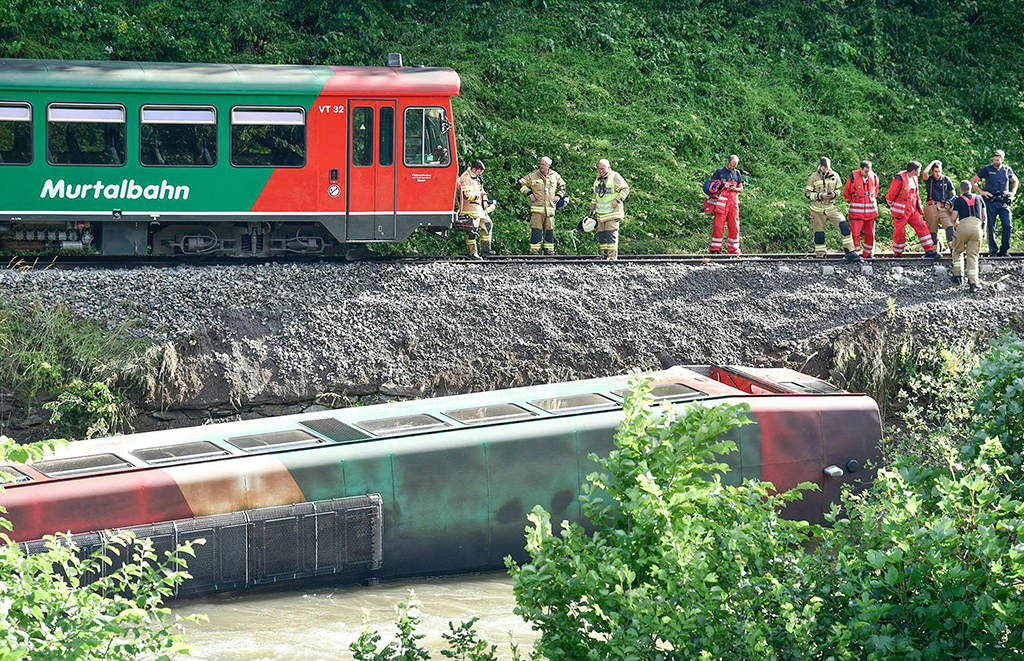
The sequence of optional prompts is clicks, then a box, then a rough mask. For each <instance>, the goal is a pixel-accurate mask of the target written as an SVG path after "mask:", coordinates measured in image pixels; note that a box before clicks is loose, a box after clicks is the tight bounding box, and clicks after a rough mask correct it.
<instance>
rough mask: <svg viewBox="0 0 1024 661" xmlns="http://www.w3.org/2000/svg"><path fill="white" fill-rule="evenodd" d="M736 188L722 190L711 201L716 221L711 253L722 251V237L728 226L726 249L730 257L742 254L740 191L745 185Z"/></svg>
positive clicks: (740, 184)
mask: <svg viewBox="0 0 1024 661" xmlns="http://www.w3.org/2000/svg"><path fill="white" fill-rule="evenodd" d="M734 186H735V188H722V192H721V193H719V194H718V197H715V198H711V199H709V201H708V203H709V204H710V205H711V206H712V207H713V208H714V211H715V219H714V223H713V225H712V229H711V252H721V251H722V235H723V234H725V227H726V225H728V226H729V238H728V239H727V240H726V241H727V243H726V249H727V250H728V252H729V254H730V255H738V254H740V191H742V190H743V183H742V182H740V183H738V184H734Z"/></svg>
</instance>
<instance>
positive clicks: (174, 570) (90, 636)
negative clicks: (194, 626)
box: [0, 436, 202, 661]
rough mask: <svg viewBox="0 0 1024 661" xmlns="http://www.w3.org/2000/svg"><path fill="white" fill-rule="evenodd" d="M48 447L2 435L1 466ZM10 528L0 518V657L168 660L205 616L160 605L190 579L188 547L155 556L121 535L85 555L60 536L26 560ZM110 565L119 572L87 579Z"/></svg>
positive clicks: (144, 542)
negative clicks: (183, 614) (182, 614)
mask: <svg viewBox="0 0 1024 661" xmlns="http://www.w3.org/2000/svg"><path fill="white" fill-rule="evenodd" d="M52 445H53V444H45V445H44V444H31V445H18V444H16V443H14V442H13V441H11V440H10V439H9V438H7V437H6V436H0V461H11V460H13V461H25V460H27V459H29V458H34V459H38V458H40V457H41V456H43V452H44V450H46V449H48V448H51V447H52ZM0 490H2V486H0ZM2 513H3V510H2V508H0V514H2ZM10 530H11V525H10V522H9V521H7V520H6V519H3V518H0V586H2V594H3V596H2V597H0V659H4V660H10V661H15V660H18V659H40V660H42V659H53V660H57V659H76V660H80V661H93V660H94V661H100V660H103V661H136V660H137V659H151V660H152V661H165V660H169V659H171V658H173V657H175V656H177V655H178V654H179V653H182V652H184V651H186V647H185V645H184V632H183V629H182V626H181V625H182V623H183V622H184V621H200V620H201V619H202V618H201V617H199V616H194V617H189V618H183V619H178V618H175V619H171V617H170V610H169V609H167V608H166V607H164V602H165V601H166V599H168V598H169V597H170V596H171V595H172V594H173V592H174V589H175V587H176V586H177V585H178V584H180V583H181V582H182V581H183V580H185V579H186V578H188V577H189V574H188V573H187V571H186V563H185V556H194V552H193V550H192V544H184V545H182V546H180V547H178V548H177V549H176V550H174V551H173V552H171V553H168V554H167V555H166V556H165V557H163V558H158V557H157V554H156V552H155V551H154V550H153V545H152V543H151V542H150V541H149V540H137V539H135V538H133V537H132V536H130V535H127V534H123V535H119V536H116V537H114V538H113V539H112V540H111V542H110V543H109V544H108V545H106V547H105V548H103V549H101V550H99V551H97V552H95V553H93V554H91V555H88V556H86V557H82V556H81V554H80V553H79V550H78V549H77V548H76V547H75V545H74V544H73V543H72V542H71V540H70V539H69V538H68V537H67V536H65V535H57V536H50V537H47V538H46V541H47V548H46V550H45V551H44V552H42V553H39V554H37V555H32V556H25V555H24V554H23V553H22V552H21V550H20V548H19V547H18V546H17V545H16V544H13V543H12V542H11V539H10V537H9V536H8V535H7V533H6V532H5V531H10ZM199 543H201V542H199ZM115 561H117V563H118V564H119V565H120V566H119V567H118V569H117V570H116V571H113V572H111V573H109V575H108V576H105V577H103V578H99V579H98V580H92V578H93V577H95V576H97V575H98V574H99V573H101V572H100V570H101V568H103V567H105V566H106V567H109V566H110V565H111V564H112V563H113V562H115Z"/></svg>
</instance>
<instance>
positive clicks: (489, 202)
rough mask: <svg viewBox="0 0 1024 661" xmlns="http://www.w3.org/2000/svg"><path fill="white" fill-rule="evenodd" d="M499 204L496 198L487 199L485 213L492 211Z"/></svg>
mask: <svg viewBox="0 0 1024 661" xmlns="http://www.w3.org/2000/svg"><path fill="white" fill-rule="evenodd" d="M497 206H498V203H497V202H495V201H494V200H487V202H486V204H485V205H484V213H491V212H492V211H494V209H495V208H496V207H497Z"/></svg>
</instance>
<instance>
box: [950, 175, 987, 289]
mask: <svg viewBox="0 0 1024 661" xmlns="http://www.w3.org/2000/svg"><path fill="white" fill-rule="evenodd" d="M984 217H985V200H984V199H983V198H982V197H981V196H980V195H974V194H972V193H971V182H969V181H966V180H964V181H961V182H960V196H959V197H955V198H953V203H952V211H951V212H950V220H951V221H952V223H953V242H952V249H953V275H952V278H953V282H955V283H956V284H958V285H960V284H962V283H963V265H962V264H961V263H960V262H961V261H962V258H963V256H964V253H966V254H967V285H968V287H969V288H970V290H971V293H972V294H973V293H974V292H976V291H978V285H979V284H980V283H979V280H978V254H979V253H980V252H981V237H982V235H983V234H984V230H983V229H982V227H983V226H984V225H985V223H984V221H983V220H982V218H984Z"/></svg>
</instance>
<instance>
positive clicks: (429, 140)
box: [404, 108, 452, 168]
mask: <svg viewBox="0 0 1024 661" xmlns="http://www.w3.org/2000/svg"><path fill="white" fill-rule="evenodd" d="M450 130H451V125H450V124H449V123H448V119H447V118H446V117H445V114H444V109H443V108H406V109H405V137H404V140H405V157H404V158H405V164H406V165H408V166H409V167H417V168H418V167H444V166H447V165H449V164H450V163H451V162H452V157H451V140H450V137H449V131H450Z"/></svg>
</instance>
